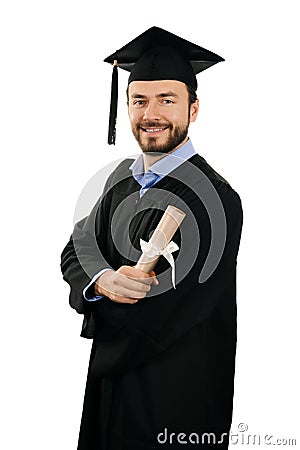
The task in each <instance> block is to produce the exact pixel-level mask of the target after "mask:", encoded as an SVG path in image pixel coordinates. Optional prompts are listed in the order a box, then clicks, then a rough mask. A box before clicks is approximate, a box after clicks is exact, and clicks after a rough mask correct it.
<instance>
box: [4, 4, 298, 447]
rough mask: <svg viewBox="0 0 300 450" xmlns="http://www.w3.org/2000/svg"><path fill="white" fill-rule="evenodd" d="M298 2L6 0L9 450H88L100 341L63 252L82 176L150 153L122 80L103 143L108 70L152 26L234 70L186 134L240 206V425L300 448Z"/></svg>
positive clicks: (204, 86)
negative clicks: (112, 140)
mask: <svg viewBox="0 0 300 450" xmlns="http://www.w3.org/2000/svg"><path fill="white" fill-rule="evenodd" d="M120 5H121V6H120ZM297 8H298V2H296V1H288V0H287V1H286V2H283V1H281V2H279V1H263V0H260V1H257V0H256V1H253V0H252V1H248V2H247V1H243V2H242V1H233V0H231V1H228V0H227V1H226V2H225V1H209V2H208V1H206V2H203V1H199V0H198V1H194V2H192V1H189V2H180V3H178V6H176V4H175V2H167V1H165V2H161V1H159V2H157V1H154V0H152V1H151V2H143V1H139V2H138V1H127V2H122V3H121V2H120V3H119V4H118V3H116V2H109V3H108V4H107V6H105V8H104V2H100V1H88V0H86V1H85V2H83V1H81V2H79V1H77V0H73V1H69V0H52V1H51V2H50V1H48V2H46V1H33V0H27V1H23V2H21V1H14V0H10V1H6V2H3V3H2V6H1V11H0V42H1V54H0V64H1V71H0V77H1V80H0V89H1V100H0V108H1V122H0V125H1V136H0V137H1V199H2V200H1V275H2V277H1V278H2V282H1V300H2V301H1V305H2V306H1V327H0V332H1V384H0V386H1V401H0V404H1V437H0V441H1V442H0V446H1V449H4V450H12V449H13V450H16V449H22V448H26V449H27V448H28V449H30V450H41V449H43V450H53V449H64V450H75V448H76V444H77V438H78V431H79V424H80V418H81V408H82V402H83V395H84V388H85V379H86V370H87V365H88V358H89V351H90V345H91V341H88V340H85V339H82V338H81V337H80V336H79V334H80V329H81V317H80V316H78V315H77V313H76V312H75V311H73V310H72V309H71V308H69V306H68V292H69V289H68V286H67V284H65V283H64V282H63V280H62V277H61V274H60V269H59V263H60V253H61V251H62V249H63V247H64V246H65V244H66V243H67V240H68V238H69V235H70V234H71V232H72V226H73V214H74V209H75V205H76V201H77V198H78V196H79V194H80V192H81V190H82V188H83V187H84V185H85V184H86V182H87V181H88V180H89V179H90V178H91V177H92V176H93V175H94V174H95V172H96V171H97V170H99V169H100V168H101V167H103V166H104V165H105V164H107V163H109V162H111V161H114V160H115V159H119V158H121V157H124V156H126V155H132V154H135V153H138V152H139V150H138V147H137V145H136V143H135V141H134V139H133V138H132V137H131V132H130V129H129V124H128V120H127V112H126V105H125V89H126V82H127V74H126V73H124V72H123V73H121V71H119V79H120V92H121V94H120V102H119V103H120V108H119V116H118V136H117V145H116V146H115V147H113V146H111V147H109V146H108V145H107V144H106V137H107V121H108V109H109V95H110V79H111V67H110V66H109V65H107V64H104V63H103V62H102V61H103V59H104V58H105V57H106V56H108V55H110V54H111V53H112V52H113V51H115V50H116V49H118V48H120V47H122V46H123V45H124V44H125V43H127V42H128V41H130V40H131V39H133V38H134V37H136V36H137V35H138V34H140V33H142V32H143V31H144V30H146V29H147V28H149V27H150V26H153V25H156V26H161V27H163V28H166V29H167V30H169V31H171V32H173V33H176V34H179V35H180V36H182V37H183V38H186V39H188V40H191V41H192V42H195V43H198V44H199V45H201V46H203V47H205V48H208V49H210V50H212V51H214V52H216V53H218V54H220V55H222V56H223V57H224V58H225V60H226V61H225V62H223V63H220V64H217V65H216V66H214V67H213V68H211V69H209V70H207V71H205V72H203V73H202V74H200V75H199V76H198V82H199V90H198V95H199V99H200V106H201V109H200V114H199V116H198V120H197V122H196V123H195V124H193V125H192V126H191V131H190V136H191V138H192V141H193V144H194V146H195V148H196V150H197V151H198V153H200V154H201V155H202V156H203V157H204V158H205V159H207V161H208V162H209V163H210V164H211V165H212V166H213V167H214V168H215V169H216V170H217V171H218V172H220V173H221V174H222V175H223V176H224V177H225V178H226V179H228V180H229V181H230V182H231V184H232V186H233V187H234V188H235V189H236V190H237V191H238V192H239V194H240V196H241V198H242V202H243V208H244V228H243V235H242V242H241V247H240V253H239V268H238V269H239V270H238V319H239V322H238V349H237V370H236V382H235V399H234V418H233V431H237V425H238V424H239V423H241V422H244V423H247V424H248V426H249V433H253V434H254V433H256V434H258V433H261V435H264V434H273V435H274V436H276V437H279V438H287V437H290V438H293V437H294V438H296V437H298V444H299V439H300V436H299V434H298V436H297V426H298V420H297V419H299V410H298V404H299V399H298V398H297V397H298V394H299V393H298V380H299V372H298V364H297V363H298V361H297V360H298V359H299V358H298V354H299V344H298V341H299V333H298V332H297V331H298V323H299V314H298V312H299V306H298V303H299V281H298V280H299V275H298V270H299V239H298V233H299V218H298V211H297V210H298V209H299V198H298V197H299V183H298V173H299V169H298V161H299V159H298V152H299V150H300V148H299V138H298V134H299V103H300V98H299V97H300V96H299V79H300V73H299V45H298V43H299V37H300V36H299V23H298V21H299V20H298V19H299V17H298V13H297ZM195 357H197V355H195ZM297 416H298V417H297ZM233 448H242V447H241V445H238V446H233ZM248 448H249V446H248Z"/></svg>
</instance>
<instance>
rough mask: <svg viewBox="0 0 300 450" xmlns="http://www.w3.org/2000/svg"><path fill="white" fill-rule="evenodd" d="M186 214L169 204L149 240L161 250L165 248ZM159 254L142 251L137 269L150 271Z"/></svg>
mask: <svg viewBox="0 0 300 450" xmlns="http://www.w3.org/2000/svg"><path fill="white" fill-rule="evenodd" d="M185 216H186V214H185V213H184V212H183V211H181V210H180V209H179V208H176V207H175V206H172V205H169V206H168V207H167V209H166V211H165V212H164V215H163V216H162V218H161V219H160V221H159V224H158V225H157V227H156V229H155V230H154V233H153V234H152V236H151V238H150V240H149V242H150V243H151V244H153V245H154V246H155V247H156V248H157V249H158V250H159V251H161V250H163V249H164V248H165V247H166V246H167V245H168V243H169V242H170V241H171V239H172V237H173V236H174V234H175V233H176V230H177V229H178V228H179V226H180V224H181V222H182V221H183V219H184V218H185ZM158 259H159V256H152V257H150V256H146V255H145V253H142V255H141V256H140V259H139V260H138V262H137V264H136V266H135V267H136V268H137V269H141V270H143V271H144V272H146V273H150V272H151V271H152V270H153V268H154V267H155V265H156V263H157V261H158Z"/></svg>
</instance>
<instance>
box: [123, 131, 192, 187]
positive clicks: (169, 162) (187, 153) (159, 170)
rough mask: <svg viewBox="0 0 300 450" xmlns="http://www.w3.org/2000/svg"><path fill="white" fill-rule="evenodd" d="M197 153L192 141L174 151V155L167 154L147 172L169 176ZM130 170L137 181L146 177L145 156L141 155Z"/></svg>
mask: <svg viewBox="0 0 300 450" xmlns="http://www.w3.org/2000/svg"><path fill="white" fill-rule="evenodd" d="M195 154H196V152H195V150H194V147H193V145H192V142H191V140H190V139H188V141H187V142H186V143H185V144H183V145H181V146H180V147H179V148H177V149H176V150H174V151H173V152H172V153H167V154H166V156H164V157H163V158H161V159H159V160H158V161H157V162H156V163H154V164H152V166H150V167H149V169H148V170H147V172H152V173H155V174H156V175H159V176H160V177H164V176H166V175H168V174H169V173H170V172H172V170H174V169H176V168H177V167H178V166H180V165H181V164H182V163H184V162H185V161H186V160H188V159H189V158H191V157H192V156H193V155H195ZM129 169H130V170H131V171H132V176H133V177H134V178H135V179H137V178H140V177H141V176H143V175H144V159H143V155H142V154H141V155H139V156H138V157H137V159H136V160H135V161H134V162H133V163H132V164H131V166H130V167H129Z"/></svg>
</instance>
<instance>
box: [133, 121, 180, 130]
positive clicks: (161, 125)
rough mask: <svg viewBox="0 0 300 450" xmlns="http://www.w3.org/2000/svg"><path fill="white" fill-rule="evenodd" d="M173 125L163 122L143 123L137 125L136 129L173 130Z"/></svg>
mask: <svg viewBox="0 0 300 450" xmlns="http://www.w3.org/2000/svg"><path fill="white" fill-rule="evenodd" d="M171 127H172V126H171V124H169V123H163V122H141V123H138V124H137V125H136V128H138V129H139V128H171Z"/></svg>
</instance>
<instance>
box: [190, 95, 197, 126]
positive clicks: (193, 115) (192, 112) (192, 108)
mask: <svg viewBox="0 0 300 450" xmlns="http://www.w3.org/2000/svg"><path fill="white" fill-rule="evenodd" d="M198 112H199V100H198V99H197V100H196V101H195V102H194V103H192V104H191V106H190V122H195V120H196V119H197V116H198Z"/></svg>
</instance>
